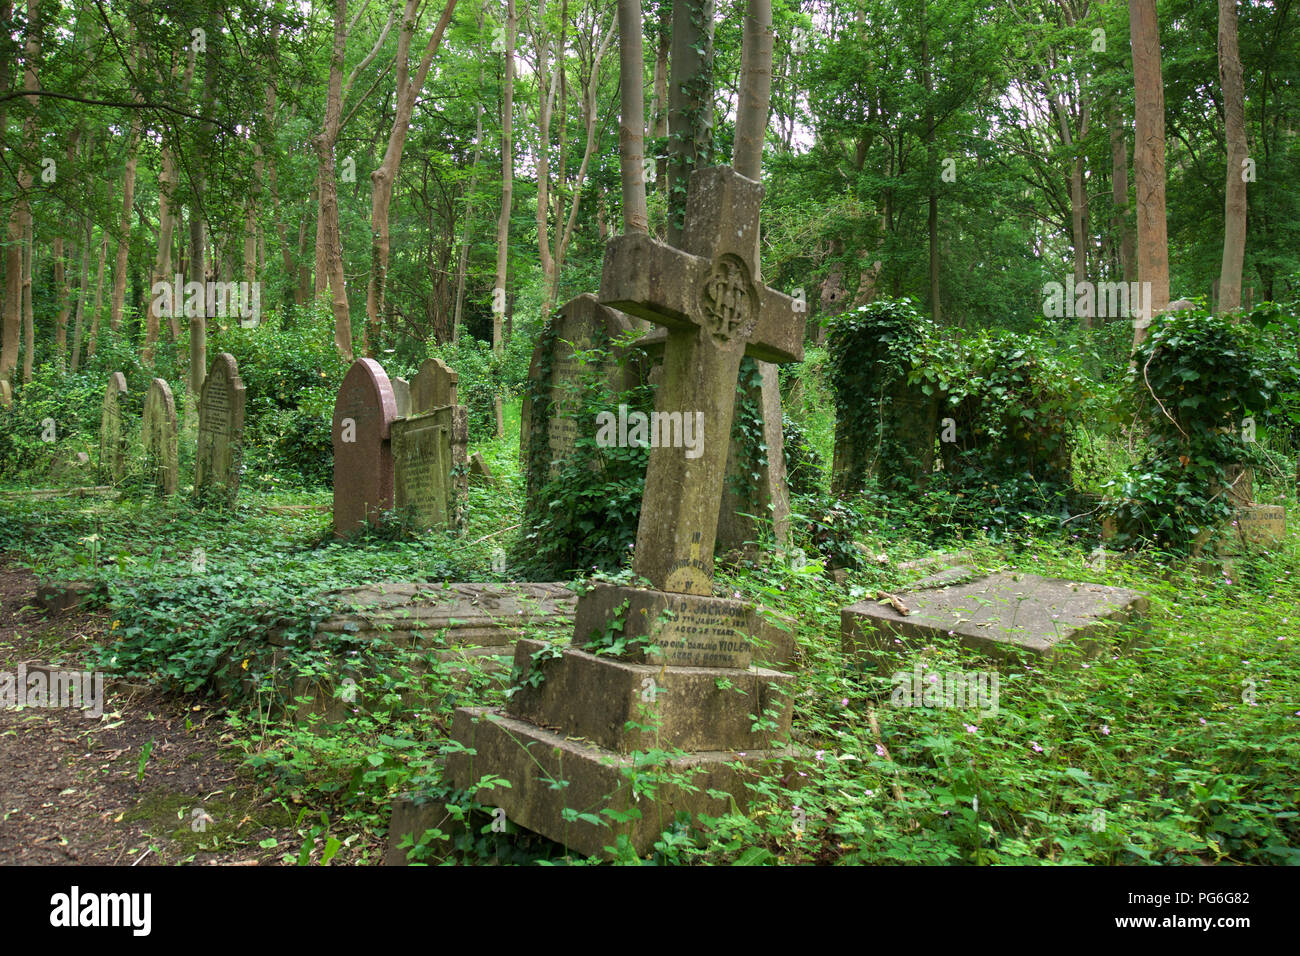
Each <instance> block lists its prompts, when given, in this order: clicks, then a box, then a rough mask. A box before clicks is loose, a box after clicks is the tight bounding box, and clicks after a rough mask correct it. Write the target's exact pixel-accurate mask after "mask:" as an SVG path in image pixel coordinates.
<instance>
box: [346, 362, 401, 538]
mask: <svg viewBox="0 0 1300 956" xmlns="http://www.w3.org/2000/svg"><path fill="white" fill-rule="evenodd" d="M396 417H397V400H396V398H395V397H394V395H393V386H392V383H391V382H390V381H389V380H388V375H387V373H385V372H384V369H383V367H382V366H381V365H380V364H379V363H378V362H376V361H375V360H374V359H368V358H363V359H357V361H355V362H353V363H352V367H351V368H350V369H348V373H347V375H345V376H344V377H343V384H342V385H341V386H340V387H339V393H338V397H337V398H336V399H335V401H334V421H333V426H332V427H333V438H334V533H335V534H336V535H339V536H343V535H346V534H349V533H350V532H353V531H356V530H357V529H358V528H361V527H362V526H364V525H365V523H366V521H367V519H369V520H371V521H373V520H375V519H376V518H377V517H378V514H379V512H382V511H388V510H391V509H392V507H393V455H392V449H391V448H390V446H389V437H390V428H391V426H392V423H393V420H394V419H395V418H396Z"/></svg>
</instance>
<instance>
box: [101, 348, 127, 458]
mask: <svg viewBox="0 0 1300 956" xmlns="http://www.w3.org/2000/svg"><path fill="white" fill-rule="evenodd" d="M125 399H126V376H125V375H123V374H122V373H121V372H114V373H113V374H112V375H110V376H109V377H108V386H107V387H106V388H105V389H104V407H103V410H102V411H101V412H100V415H99V477H100V480H102V481H109V482H112V483H114V484H116V483H117V482H119V481H121V480H122V475H123V474H124V473H125V472H126V440H125V439H124V438H123V436H122V403H123V401H125Z"/></svg>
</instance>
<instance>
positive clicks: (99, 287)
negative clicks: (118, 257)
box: [86, 229, 108, 358]
mask: <svg viewBox="0 0 1300 956" xmlns="http://www.w3.org/2000/svg"><path fill="white" fill-rule="evenodd" d="M107 261H108V230H107V229H104V230H101V234H100V237H99V265H98V266H97V267H96V273H97V277H96V279H95V307H94V308H93V309H91V311H90V337H89V338H88V339H87V340H86V358H91V357H92V356H93V355H94V354H95V348H96V346H98V345H99V317H100V315H101V314H102V313H103V310H104V264H105V263H106V262H107Z"/></svg>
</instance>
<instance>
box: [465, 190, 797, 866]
mask: <svg viewBox="0 0 1300 956" xmlns="http://www.w3.org/2000/svg"><path fill="white" fill-rule="evenodd" d="M761 197H762V186H760V185H759V184H758V183H756V182H754V181H752V180H749V179H746V178H745V177H743V176H741V175H740V174H738V173H736V172H735V171H734V170H732V169H729V168H717V169H704V170H697V171H696V172H694V173H692V175H691V180H690V186H689V191H688V194H687V213H686V230H685V235H684V238H683V248H681V249H678V248H674V247H672V246H668V245H666V244H664V243H661V242H658V241H656V240H654V239H652V238H650V237H649V236H648V235H644V234H636V233H633V234H627V235H623V236H619V237H617V238H614V239H612V240H610V242H609V244H608V245H607V246H606V249H605V266H604V274H603V278H602V281H601V295H600V300H601V302H603V303H606V304H608V305H610V306H612V307H614V308H617V309H621V310H622V311H624V312H628V313H631V314H633V315H637V316H640V317H642V318H646V319H649V320H650V321H652V322H656V323H659V324H663V325H667V326H668V329H669V331H668V337H667V341H666V344H665V350H664V377H663V383H662V384H661V385H660V386H659V388H658V390H657V396H656V411H657V412H662V413H669V412H677V413H679V414H685V413H689V414H695V413H696V412H702V413H703V416H704V417H703V421H704V423H705V424H704V428H705V432H704V435H703V443H702V448H701V449H700V451H701V453H700V455H699V456H698V457H696V458H688V457H687V456H686V454H685V450H684V449H683V448H681V447H672V446H671V444H670V443H664V442H660V444H659V445H658V446H656V447H652V449H651V452H650V464H649V467H648V473H647V475H646V485H645V494H644V496H643V498H642V504H641V523H640V527H639V529H638V534H637V545H636V554H635V557H634V563H633V568H634V570H636V571H637V573H639V574H641V575H642V576H644V577H646V578H649V579H650V581H651V582H652V584H653V587H654V589H653V590H649V589H641V588H625V587H613V586H609V585H603V586H598V587H596V588H594V589H592V590H591V591H589V592H587V593H586V594H584V595H583V596H582V598H581V599H579V601H578V606H577V609H576V615H575V623H574V637H573V641H572V643H571V645H570V646H569V647H568V648H567V649H565V650H564V651H563V652H562V654H561V656H560V658H559V659H550V660H546V661H544V662H543V663H541V665H540V666H541V668H542V677H543V680H542V682H541V683H540V685H539V686H536V687H523V688H521V689H520V692H519V693H517V694H515V695H513V696H512V697H511V698H510V702H509V703H508V704H507V706H506V711H505V713H504V714H501V713H498V712H494V711H488V710H487V709H485V708H472V707H469V708H460V709H458V710H457V711H456V716H455V720H454V723H453V727H452V734H451V736H452V737H453V738H455V739H456V740H457V741H459V742H460V743H461V744H463V745H464V747H465V748H466V749H464V750H462V751H461V752H459V753H456V754H453V755H452V756H451V757H450V758H449V760H448V763H447V770H448V775H449V777H450V778H451V780H452V781H453V782H454V784H455V786H457V787H461V788H473V787H474V786H475V785H476V782H477V781H478V780H480V779H481V778H482V775H483V774H484V773H491V774H495V775H498V776H500V777H503V778H504V779H506V780H508V781H510V783H511V787H510V789H508V790H493V791H492V792H491V793H490V794H489V793H488V792H486V791H483V792H481V793H480V799H484V800H486V801H490V802H491V803H494V804H496V805H498V806H500V807H501V808H502V809H504V810H505V812H506V814H507V816H508V817H509V818H510V819H512V820H514V821H515V822H516V823H519V824H520V825H522V826H525V827H528V828H529V829H532V830H536V831H537V832H539V833H542V834H545V835H546V836H548V837H550V838H551V839H554V840H563V841H564V842H565V843H566V844H567V845H568V846H570V847H572V848H574V849H577V850H579V851H581V852H584V853H588V854H597V853H601V852H602V851H603V848H604V847H606V846H609V845H612V844H614V843H615V841H616V840H617V838H618V837H619V836H626V837H627V838H628V840H629V841H630V842H631V845H632V846H633V848H634V849H635V850H636V851H637V852H638V853H645V852H647V851H648V849H649V848H650V847H651V846H652V845H653V843H654V841H655V840H656V839H657V838H658V835H659V833H660V831H661V829H662V821H663V820H664V819H672V817H673V815H674V814H676V813H678V812H687V813H691V814H700V813H709V814H712V815H717V814H719V813H723V812H726V810H727V809H729V808H730V807H731V806H732V798H734V800H735V801H736V803H738V804H740V805H741V806H742V807H743V805H744V803H745V801H746V789H745V785H744V772H743V771H740V770H738V769H737V767H738V766H739V765H741V764H743V765H746V766H749V767H755V766H759V765H769V764H770V763H771V762H779V761H782V760H784V759H787V758H788V757H789V756H790V754H789V753H788V752H787V751H784V750H780V749H777V748H778V744H779V742H780V741H781V740H782V739H783V738H784V737H785V735H786V734H788V732H789V729H790V721H791V713H792V704H793V698H792V696H791V693H790V692H791V689H792V681H793V678H791V677H790V676H789V675H784V674H780V673H777V672H776V671H772V670H767V669H764V668H759V667H751V666H750V665H751V661H752V650H753V648H752V645H753V640H752V638H753V636H754V635H756V634H759V633H761V630H762V622H761V621H760V619H759V617H758V614H757V612H756V610H755V608H754V606H753V605H751V604H747V603H745V602H743V601H735V600H731V599H729V598H715V597H713V596H712V595H711V590H712V587H711V583H712V575H713V546H714V537H715V534H716V532H717V525H718V510H719V507H720V505H721V502H722V492H723V482H724V480H725V475H726V465H727V454H728V449H729V447H730V444H731V443H730V435H731V420H732V414H733V409H734V407H735V397H736V387H737V380H738V373H739V370H740V361H741V357H742V356H743V355H744V354H746V353H747V352H750V353H756V354H758V355H759V357H761V358H763V359H764V360H771V361H795V360H797V359H798V358H799V357H800V356H801V354H802V335H803V324H802V322H801V321H798V319H799V318H800V316H799V315H798V314H797V313H795V312H794V309H793V300H791V299H789V298H788V297H786V296H783V295H781V294H780V293H777V292H774V291H771V290H769V289H767V288H766V287H764V286H763V285H762V284H761V283H760V282H758V281H757V280H756V278H755V277H756V276H757V274H758V268H757V265H758V263H757V252H758V210H759V200H760V199H761ZM620 619H621V621H622V623H621V626H620V633H621V638H622V639H625V640H626V643H625V648H626V649H625V650H624V651H623V652H622V653H621V654H620V655H618V656H617V657H613V656H611V655H609V654H597V653H594V652H595V651H597V650H600V649H601V648H599V647H597V646H593V645H592V643H591V642H592V641H593V639H594V640H595V641H596V643H597V644H599V642H600V635H601V634H602V632H607V631H608V625H609V624H610V623H611V622H613V621H617V620H620ZM540 650H541V645H540V644H537V643H536V642H529V641H521V642H520V644H519V646H518V647H517V649H516V652H515V668H516V670H519V671H520V672H521V673H527V672H529V671H530V670H531V669H532V668H533V667H534V666H538V661H537V659H536V658H535V657H534V656H533V655H534V654H537V653H538V652H539V651H540ZM737 690H739V693H738V692H737ZM647 709H648V710H650V712H651V713H652V715H653V717H652V718H647V716H646V710H647ZM755 713H760V714H767V715H771V716H772V718H773V719H772V722H771V723H770V724H768V723H765V722H761V721H760V722H757V723H756V722H755V721H754V719H753V717H752V716H751V715H752V714H755ZM652 719H653V720H654V721H655V722H656V727H657V728H658V730H657V733H656V735H655V739H654V741H653V742H652V741H649V740H648V739H647V738H646V737H645V736H643V735H642V733H641V731H640V730H637V729H633V728H636V727H637V726H638V725H639V724H645V723H647V721H648V720H652ZM557 728H562V729H557ZM648 746H654V747H667V748H680V749H682V750H685V751H687V753H686V755H685V756H683V757H680V758H678V759H675V760H674V761H673V766H674V768H675V769H678V770H690V771H692V772H693V773H695V774H696V776H693V777H692V781H691V783H692V787H691V788H689V789H683V788H681V787H678V786H677V785H676V784H672V783H669V784H666V785H664V786H661V787H660V788H659V789H658V791H657V793H656V797H655V801H654V802H655V804H656V810H657V811H658V812H652V813H645V812H644V810H643V812H642V813H640V814H632V813H628V811H630V810H631V809H632V808H633V807H635V805H636V803H635V801H636V797H635V795H634V794H633V793H632V792H631V787H630V786H629V784H628V776H629V775H630V774H631V773H633V772H634V771H633V768H634V767H635V766H637V765H636V764H635V758H634V757H633V756H632V754H633V753H634V752H635V751H638V750H644V749H646V748H647V747H648ZM548 780H564V781H565V782H566V786H564V787H561V788H558V789H557V788H555V787H554V786H549V785H547V781H548ZM720 792H722V793H726V794H730V795H731V797H729V798H723V797H720V796H712V795H711V793H713V794H717V793H720ZM642 803H643V807H644V801H643V802H642ZM574 808H582V809H583V810H584V811H586V812H588V813H591V812H599V810H600V808H609V809H611V810H613V811H616V812H622V813H627V816H626V817H623V818H622V819H620V818H618V817H616V818H615V819H614V822H613V823H612V824H611V827H612V828H611V827H606V826H597V825H594V824H591V823H589V822H586V821H584V820H582V819H581V818H579V819H578V820H576V821H574V819H573V816H572V812H573V810H574ZM637 817H639V819H635V818H637Z"/></svg>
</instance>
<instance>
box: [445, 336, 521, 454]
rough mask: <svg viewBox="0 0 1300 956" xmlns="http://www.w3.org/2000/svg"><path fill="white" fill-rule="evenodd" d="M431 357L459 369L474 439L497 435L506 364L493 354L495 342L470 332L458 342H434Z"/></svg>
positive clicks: (459, 397) (461, 395) (461, 399)
mask: <svg viewBox="0 0 1300 956" xmlns="http://www.w3.org/2000/svg"><path fill="white" fill-rule="evenodd" d="M429 358H438V359H442V360H443V361H444V362H446V363H447V365H448V367H450V368H451V370H452V371H454V372H455V373H456V375H457V376H458V377H457V381H456V397H457V400H458V401H459V402H460V403H461V404H462V405H464V406H465V407H466V408H468V409H469V434H470V437H471V438H472V439H482V438H484V437H486V436H488V435H495V434H496V429H497V417H496V398H497V395H498V394H500V393H501V390H502V386H503V381H504V376H503V375H502V372H503V369H502V367H501V366H500V365H499V364H498V363H497V362H496V361H494V359H493V357H492V346H491V345H490V344H488V343H487V342H481V341H479V340H478V339H476V338H474V337H473V336H471V335H470V334H469V333H467V332H462V333H461V337H460V338H459V339H457V340H456V341H455V342H448V343H446V344H444V345H430V347H429Z"/></svg>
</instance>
